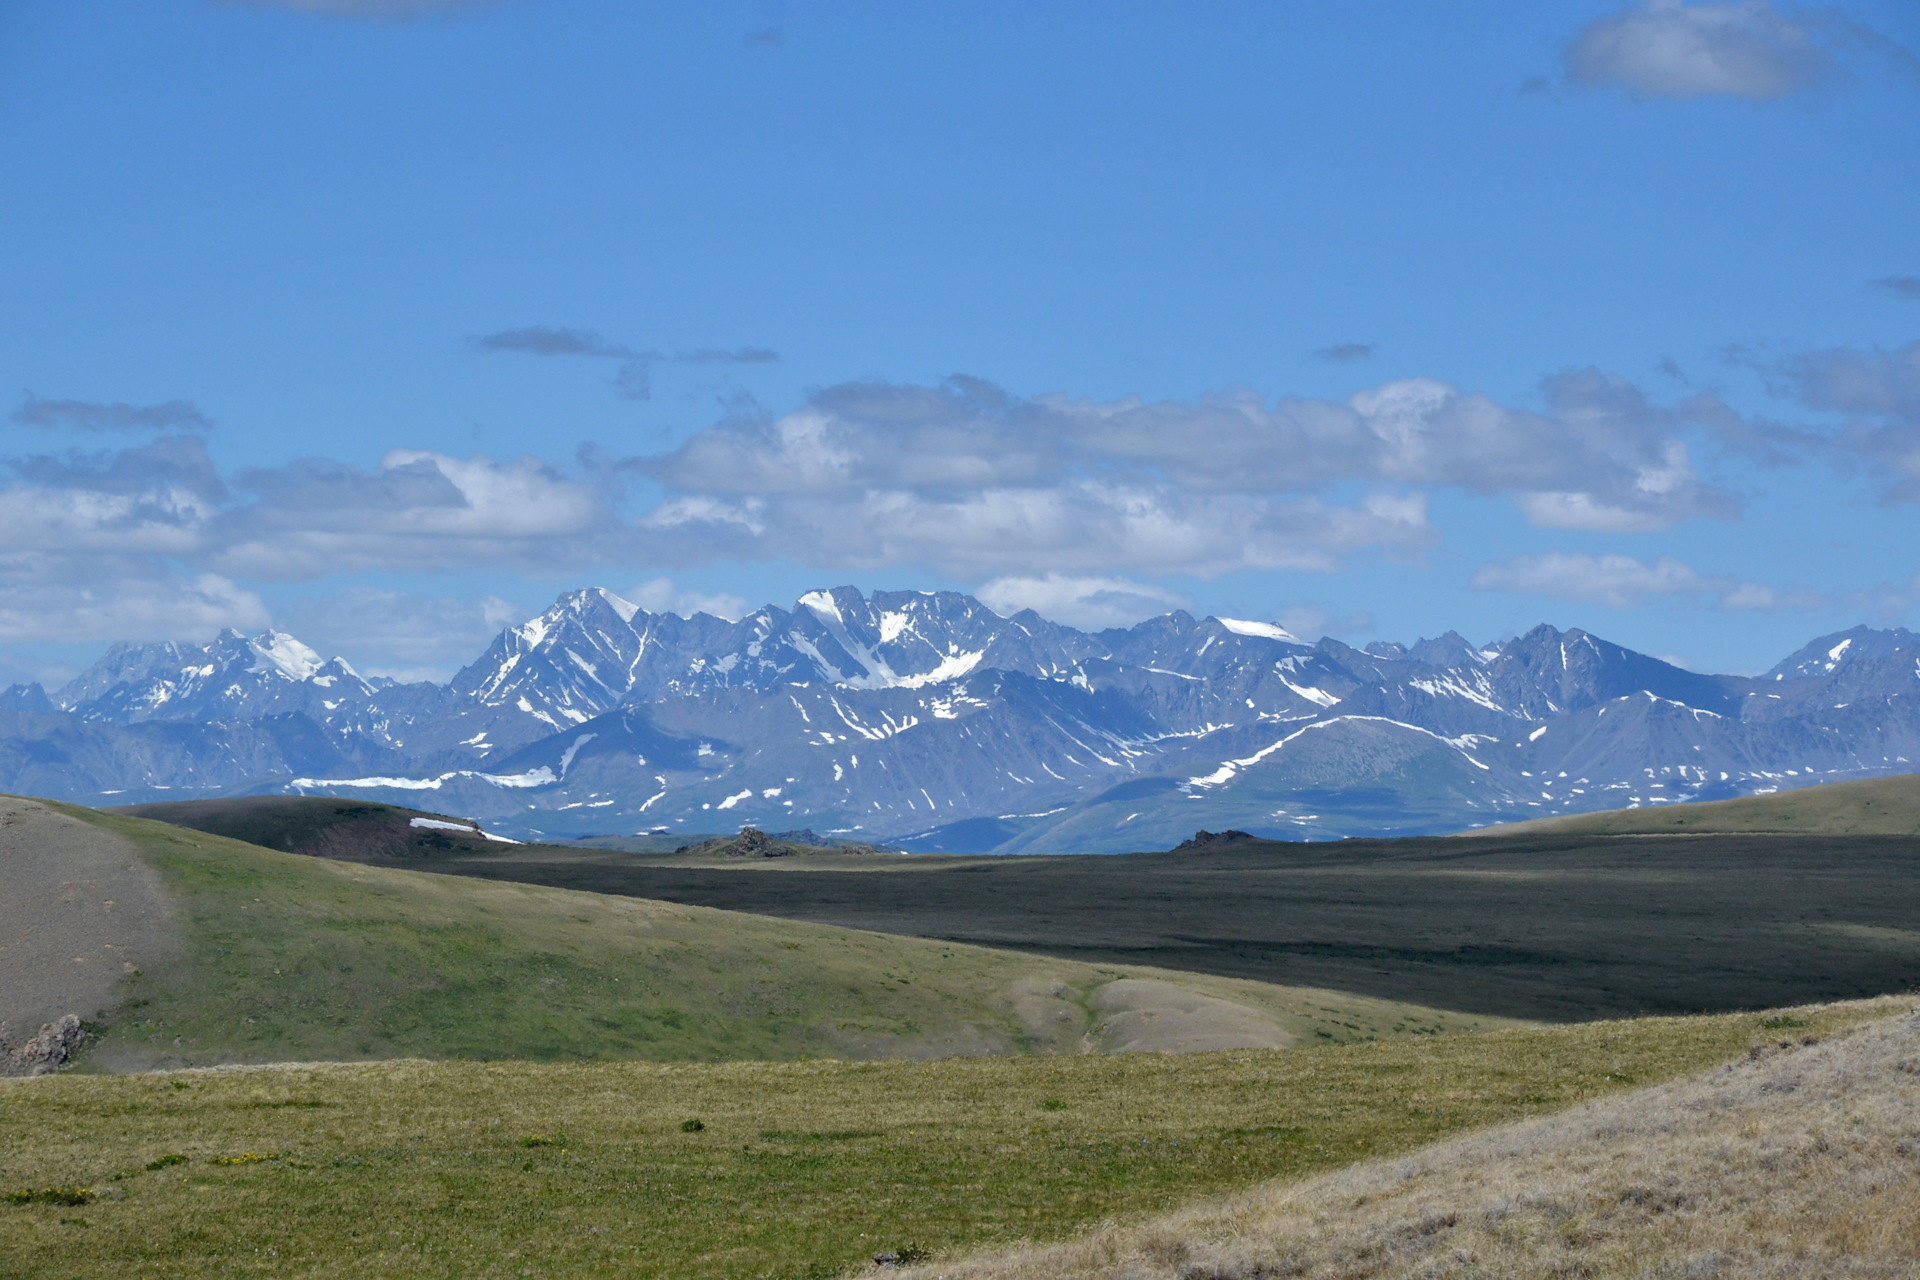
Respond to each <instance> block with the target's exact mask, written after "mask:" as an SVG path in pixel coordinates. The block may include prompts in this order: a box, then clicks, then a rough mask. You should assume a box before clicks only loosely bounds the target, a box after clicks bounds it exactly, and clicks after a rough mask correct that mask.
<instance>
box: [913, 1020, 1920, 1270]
mask: <svg viewBox="0 0 1920 1280" xmlns="http://www.w3.org/2000/svg"><path fill="white" fill-rule="evenodd" d="M1917 1055H1920V1016H1916V1015H1912V1014H1909V1015H1907V1016H1904V1017H1898V1018H1893V1019H1889V1020H1887V1021H1884V1022H1881V1023H1878V1024H1876V1025H1873V1026H1870V1027H1864V1028H1859V1029H1856V1030H1855V1031H1852V1032H1849V1033H1842V1034H1841V1035H1840V1036H1837V1037H1835V1038H1833V1039H1830V1040H1825V1041H1819V1040H1817V1039H1816V1038H1814V1037H1810V1036H1803V1037H1801V1038H1800V1039H1798V1040H1783V1041H1780V1042H1777V1043H1776V1045H1775V1046H1769V1047H1768V1048H1766V1049H1765V1050H1763V1051H1762V1052H1760V1053H1759V1054H1758V1055H1756V1056H1754V1057H1752V1058H1750V1059H1747V1060H1742V1061H1740V1062H1738V1063H1735V1064H1730V1065H1728V1066H1727V1067H1724V1068H1722V1069H1720V1070H1716V1071H1713V1072H1710V1073H1707V1074H1706V1075H1705V1076H1703V1077H1696V1078H1693V1079H1689V1080H1686V1081H1682V1082H1678V1083H1675V1084H1671V1085H1666V1086H1660V1087H1655V1088H1651V1089H1646V1090H1640V1091H1636V1092H1634V1093H1631V1094H1628V1095H1625V1096H1621V1097H1615V1098H1609V1099H1603V1100H1600V1101H1596V1102H1593V1103H1590V1104H1588V1105H1586V1106H1583V1107H1579V1108H1576V1109H1573V1110H1571V1111H1569V1112H1565V1113H1562V1114H1559V1115H1555V1116H1550V1117H1544V1118H1540V1119H1535V1120H1529V1121H1523V1122H1518V1123H1515V1124H1513V1125H1509V1126H1503V1127H1501V1128H1497V1129H1494V1130H1491V1131H1487V1132H1483V1133H1479V1134H1475V1135H1472V1136H1468V1137H1463V1138H1460V1139H1456V1140H1453V1141H1449V1142H1444V1143H1440V1144H1436V1145H1435V1146H1432V1147H1428V1148H1426V1149H1424V1150H1422V1151H1419V1152H1416V1153H1414V1154H1412V1155H1410V1156H1407V1157H1404V1158H1400V1159H1395V1160H1387V1161H1376V1162H1372V1163H1367V1164H1362V1165H1358V1166H1355V1167H1353V1168H1350V1169H1345V1170H1341V1171H1339V1172H1337V1173H1333V1174H1328V1175H1322V1176H1319V1177H1315V1178H1309V1179H1305V1180H1301V1181H1295V1182H1289V1183H1282V1184H1277V1185H1269V1186H1264V1187H1260V1188H1257V1189H1255V1190H1252V1191H1249V1192H1245V1193H1242V1194H1239V1195H1235V1196H1227V1197H1221V1198H1218V1199H1215V1200H1213V1201H1211V1202H1204V1203H1201V1204H1197V1205H1193V1206H1189V1207H1188V1208H1187V1209H1185V1210H1182V1211H1179V1212H1177V1213H1174V1214H1172V1215H1169V1216H1168V1217H1166V1218H1162V1219H1158V1220H1149V1221H1146V1222H1138V1223H1128V1224H1124V1225H1115V1226H1110V1227H1105V1228H1102V1229H1096V1230H1095V1231H1093V1232H1090V1233H1088V1234H1087V1235H1085V1236H1083V1237H1081V1238H1079V1239H1076V1240H1073V1241H1071V1242H1068V1243H1065V1244H1061V1245H1053V1246H1040V1247H1037V1248H1036V1247H1026V1248H1014V1249H1011V1250H1002V1251H988V1252H985V1253H982V1254H979V1255H976V1256H974V1257H971V1258H966V1259H960V1260H954V1259H943V1260H940V1261H939V1262H937V1263H935V1264H933V1265H932V1266H930V1267H922V1268H920V1269H918V1270H917V1271H915V1272H913V1273H911V1275H912V1276H918V1277H921V1278H922V1280H927V1278H930V1277H931V1276H932V1275H935V1274H938V1275H942V1276H944V1277H945V1278H946V1280H1042V1278H1044V1280H1119V1278H1120V1277H1126V1280H1177V1278H1181V1277H1184V1278H1187V1280H1191V1278H1192V1277H1199V1276H1204V1277H1208V1280H1261V1278H1263V1277H1274V1276H1293V1277H1299V1278H1300V1280H1414V1278H1416V1277H1418V1278H1422V1280H1426V1278H1430V1277H1434V1276H1442V1275H1444V1276H1457V1277H1461V1278H1462V1280H1467V1278H1469V1277H1489V1278H1490V1277H1519V1276H1585V1277H1593V1278H1594V1280H1604V1278H1609V1277H1621V1278H1622V1280H1625V1278H1626V1277H1635V1278H1646V1277H1667V1276H1671V1277H1703V1276H1739V1277H1743V1278H1751V1280H1770V1278H1772V1277H1779V1278H1780V1280H1787V1278H1788V1277H1803V1276H1827V1277H1839V1276H1856V1277H1868V1276H1872V1277H1911V1276H1912V1275H1914V1274H1915V1270H1916V1263H1915V1260H1916V1259H1917V1258H1920V1164H1916V1162H1915V1160H1914V1158H1913V1153H1914V1151H1915V1150H1916V1148H1917V1147H1920V1106H1916V1103H1920V1056H1917ZM903 1280H909V1278H908V1277H903Z"/></svg>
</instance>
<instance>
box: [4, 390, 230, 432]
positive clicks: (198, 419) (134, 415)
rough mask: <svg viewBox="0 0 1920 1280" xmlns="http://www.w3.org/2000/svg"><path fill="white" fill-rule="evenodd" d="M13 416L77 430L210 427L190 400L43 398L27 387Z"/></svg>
mask: <svg viewBox="0 0 1920 1280" xmlns="http://www.w3.org/2000/svg"><path fill="white" fill-rule="evenodd" d="M13 420H14V421H15V422H17V423H19V424H21V425H22V426H28V427H56V428H61V427H64V428H74V429H78V430H81V431H211V430H212V429H213V420H212V419H211V418H209V417H207V415H206V414H204V413H202V412H200V410H199V408H198V407H197V406H196V405H194V404H193V402H192V401H190V400H169V401H167V402H166V403H165V404H127V403H125V402H123V401H119V400H113V401H99V400H45V399H42V398H41V397H39V396H36V395H35V394H33V392H31V391H29V392H26V393H25V397H24V398H23V399H22V401H21V403H20V407H19V408H18V409H15V410H14V411H13Z"/></svg>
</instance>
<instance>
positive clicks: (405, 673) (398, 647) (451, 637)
mask: <svg viewBox="0 0 1920 1280" xmlns="http://www.w3.org/2000/svg"><path fill="white" fill-rule="evenodd" d="M531 612H532V611H531V610H528V609H525V608H523V607H522V606H519V605H516V604H513V603H511V602H509V601H506V600H502V599H501V598H500V597H498V596H494V595H479V596H464V597H447V596H429V595H415V594H411V593H409V592H404V591H393V590H383V589H378V588H373V587H350V588H348V589H347V590H345V591H341V592H339V593H337V594H333V595H327V596H309V597H305V598H303V599H299V600H294V601H292V602H290V603H288V604H286V605H283V606H281V607H279V608H276V609H275V610H274V624H275V625H276V626H278V627H279V628H280V629H282V630H284V631H288V632H291V633H292V634H294V635H296V636H298V637H300V639H301V640H303V641H305V642H306V643H307V644H308V645H309V646H311V647H312V648H313V649H315V650H317V651H318V652H320V653H322V654H326V655H329V656H331V655H333V654H340V655H342V656H344V657H345V658H346V659H347V660H348V661H349V662H351V663H352V664H353V666H354V667H355V669H356V670H358V671H359V672H360V674H361V675H364V676H388V677H391V678H392V679H395V680H400V681H403V682H405V681H414V680H435V681H441V680H446V679H447V678H449V677H450V676H452V675H453V673H454V672H455V671H458V670H459V669H460V668H461V667H463V666H465V665H466V664H467V663H469V662H471V661H473V659H474V658H475V657H476V656H477V655H478V654H479V653H481V652H482V651H483V650H484V649H485V648H486V646H487V644H488V643H489V642H490V641H491V640H492V639H493V637H494V636H495V635H497V634H498V633H499V632H500V630H501V628H503V627H506V626H510V625H513V624H515V623H519V622H521V621H524V620H525V619H526V618H527V617H528V615H529V614H530V613H531Z"/></svg>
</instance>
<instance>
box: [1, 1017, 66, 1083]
mask: <svg viewBox="0 0 1920 1280" xmlns="http://www.w3.org/2000/svg"><path fill="white" fill-rule="evenodd" d="M86 1043H87V1033H86V1031H85V1030H83V1029H82V1028H81V1026H80V1019H79V1018H78V1017H76V1016H75V1015H73V1014H71V1013H69V1014H67V1015H66V1016H65V1017H64V1018H60V1019H59V1020H57V1021H54V1022H49V1023H48V1024H47V1025H46V1026H44V1027H42V1028H40V1034H38V1035H36V1036H34V1037H33V1039H31V1040H29V1041H27V1042H26V1043H25V1044H23V1045H21V1046H20V1047H19V1048H18V1049H15V1050H13V1051H12V1052H11V1053H8V1054H6V1055H5V1056H0V1076H44V1075H46V1074H47V1073H48V1072H50V1071H57V1070H58V1069H59V1068H61V1067H63V1066H65V1065H66V1064H67V1062H68V1060H69V1059H71V1058H72V1057H73V1055H74V1054H76V1053H78V1052H80V1050H81V1048H82V1047H83V1046H84V1045H85V1044H86Z"/></svg>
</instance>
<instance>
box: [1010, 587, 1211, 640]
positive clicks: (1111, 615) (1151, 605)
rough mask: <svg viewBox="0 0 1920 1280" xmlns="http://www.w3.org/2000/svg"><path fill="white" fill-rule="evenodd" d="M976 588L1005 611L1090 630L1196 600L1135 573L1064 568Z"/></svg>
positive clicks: (1123, 624) (1119, 624)
mask: <svg viewBox="0 0 1920 1280" xmlns="http://www.w3.org/2000/svg"><path fill="white" fill-rule="evenodd" d="M974 594H975V595H976V596H977V597H978V598H979V600H980V601H981V603H983V604H985V605H986V606H987V607H988V608H989V609H992V610H993V611H994V612H995V613H998V614H1001V615H1002V616H1005V617H1011V616H1012V615H1014V614H1016V613H1019V612H1020V611H1021V610H1022V609H1031V610H1033V611H1034V612H1035V613H1037V614H1039V615H1040V616H1041V617H1043V618H1049V619H1051V620H1053V621H1054V622H1060V623H1065V624H1066V625H1067V626H1070V627H1079V628H1081V629H1082V630H1085V631H1097V630H1100V629H1102V628H1105V627H1127V626H1132V625H1133V624H1134V623H1136V622H1140V621H1142V620H1143V619H1146V618H1153V617H1157V616H1159V615H1160V614H1163V613H1166V612H1168V611H1169V610H1172V609H1183V608H1186V607H1187V606H1188V605H1189V604H1191V603H1192V602H1191V601H1190V600H1188V599H1187V597H1185V596H1183V595H1180V594H1179V593H1178V592H1173V591H1168V590H1165V589H1164V588H1161V587H1155V586H1150V585H1148V584H1146V583H1141V582H1135V581H1133V580H1132V579H1131V578H1117V577H1073V576H1070V575H1067V574H1059V573H1049V574H1045V575H1042V576H1039V577H1007V578H995V579H994V580H993V581H991V582H989V583H987V584H986V585H985V586H983V587H981V588H980V590H978V591H977V592H975V593H974Z"/></svg>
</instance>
